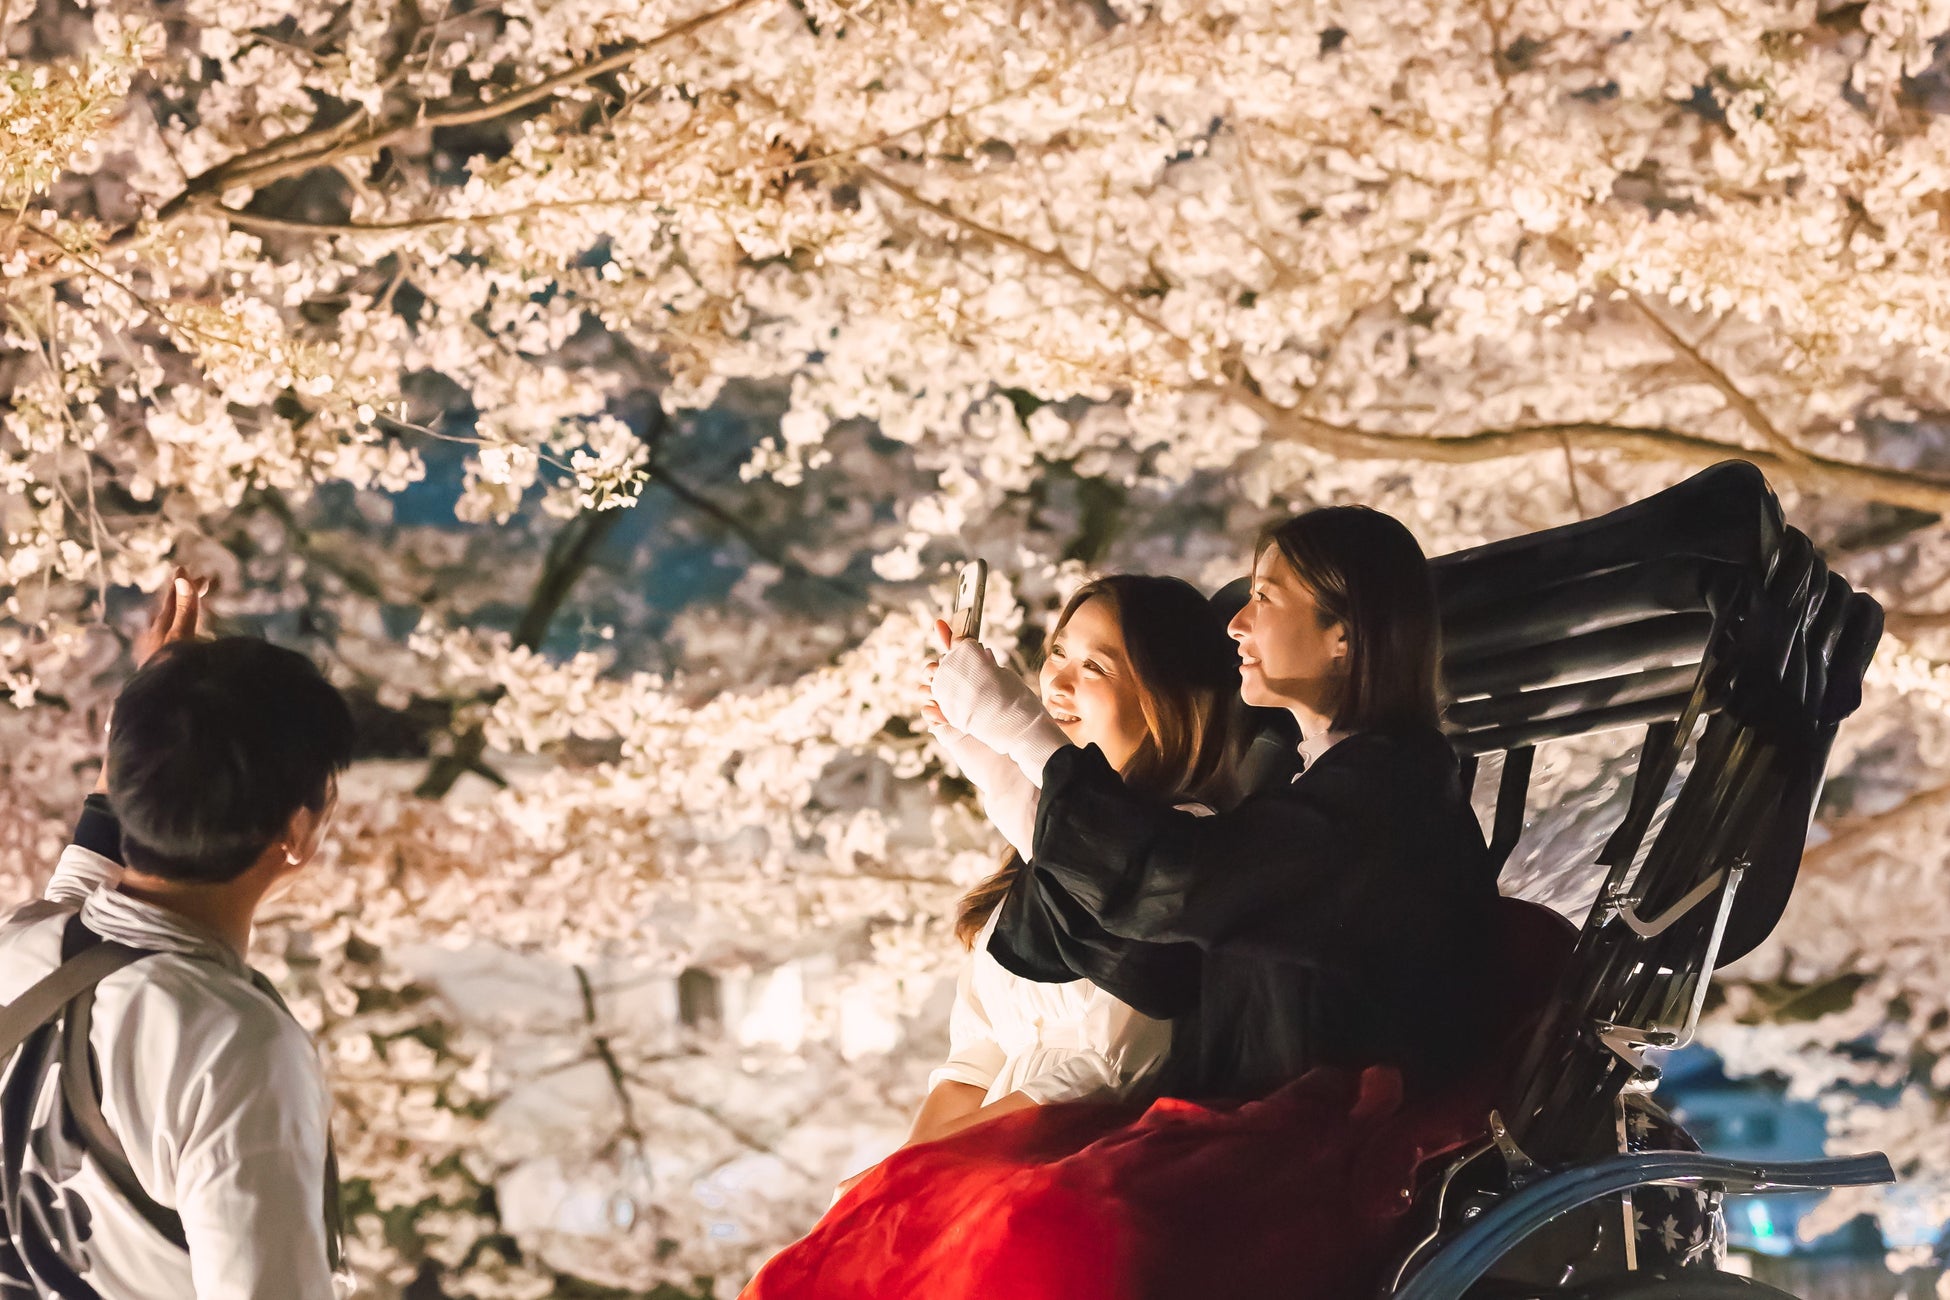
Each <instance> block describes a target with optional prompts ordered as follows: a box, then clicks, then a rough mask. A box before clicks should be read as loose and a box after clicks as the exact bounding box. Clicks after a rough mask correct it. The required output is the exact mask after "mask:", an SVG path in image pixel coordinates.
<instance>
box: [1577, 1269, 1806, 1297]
mask: <svg viewBox="0 0 1950 1300" xmlns="http://www.w3.org/2000/svg"><path fill="white" fill-rule="evenodd" d="M1551 1295H1552V1297H1553V1300H1559V1298H1561V1300H1795V1297H1794V1296H1792V1295H1790V1294H1789V1293H1788V1292H1786V1291H1779V1290H1776V1289H1775V1288H1773V1287H1771V1286H1768V1285H1767V1284H1766V1283H1765V1282H1756V1281H1754V1280H1753V1279H1752V1278H1745V1277H1740V1276H1738V1275H1736V1274H1733V1273H1720V1272H1709V1271H1707V1270H1704V1269H1701V1270H1698V1271H1685V1272H1675V1273H1671V1274H1659V1273H1628V1274H1626V1275H1624V1276H1622V1277H1611V1278H1606V1279H1604V1280H1603V1281H1601V1282H1593V1283H1591V1284H1590V1285H1589V1286H1582V1287H1578V1288H1576V1289H1575V1290H1571V1291H1561V1292H1552V1293H1551Z"/></svg>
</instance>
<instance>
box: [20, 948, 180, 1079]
mask: <svg viewBox="0 0 1950 1300" xmlns="http://www.w3.org/2000/svg"><path fill="white" fill-rule="evenodd" d="M76 929H82V930H83V931H84V932H86V933H92V931H88V930H87V929H86V927H85V926H82V924H81V914H80V913H78V912H77V913H76V914H75V917H74V919H73V920H72V921H69V922H68V930H67V933H64V934H63V936H62V943H61V949H62V954H63V956H64V958H65V957H66V954H67V948H68V936H69V935H71V934H72V933H73V932H74V931H75V930H76ZM148 955H149V954H148V953H146V952H144V951H143V950H142V949H140V948H131V947H128V946H127V945H126V944H119V943H109V942H107V941H105V940H104V941H98V942H96V943H94V944H93V945H91V946H89V947H87V948H85V949H83V950H82V951H81V952H80V953H78V954H77V955H75V956H74V957H73V958H72V959H67V960H63V961H62V963H61V964H60V965H59V966H57V967H55V968H54V969H53V970H52V971H50V972H49V973H48V974H47V975H45V976H43V977H42V978H41V979H40V981H39V982H38V983H35V984H33V985H31V986H29V987H28V988H27V990H26V991H25V992H23V993H22V994H21V995H20V996H19V997H17V998H15V999H14V1000H13V1001H12V1002H9V1003H7V1004H6V1005H5V1006H0V1060H4V1059H5V1058H7V1057H10V1056H12V1055H13V1054H14V1053H15V1052H16V1051H18V1050H19V1049H20V1045H21V1044H22V1043H24V1042H26V1041H27V1039H28V1036H29V1035H31V1034H32V1033H33V1032H34V1031H35V1030H36V1029H39V1028H40V1027H41V1026H42V1025H44V1024H46V1023H47V1022H48V1021H50V1020H52V1019H54V1018H55V1017H56V1016H58V1015H60V1014H61V1012H62V1009H63V1008H65V1007H66V1006H67V1005H68V1004H69V1003H70V1002H72V1001H74V1000H75V998H77V997H79V996H80V995H81V994H83V993H87V992H91V991H93V989H94V987H95V986H96V985H97V984H99V983H101V982H102V981H103V980H104V979H107V978H108V977H109V976H110V975H113V974H114V973H115V972H116V971H118V970H121V969H122V968H123V967H124V966H127V965H128V964H129V963H131V962H134V961H139V960H141V959H142V958H144V957H146V956H148Z"/></svg>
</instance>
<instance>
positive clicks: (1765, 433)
mask: <svg viewBox="0 0 1950 1300" xmlns="http://www.w3.org/2000/svg"><path fill="white" fill-rule="evenodd" d="M1615 287H1616V286H1615ZM1618 292H1620V293H1622V294H1624V295H1625V301H1626V302H1627V303H1628V304H1629V305H1630V306H1631V308H1632V310H1633V311H1634V312H1635V313H1636V314H1637V315H1638V317H1639V319H1641V320H1643V321H1644V322H1645V323H1646V324H1648V325H1650V326H1651V327H1652V328H1653V330H1654V331H1655V332H1656V333H1657V334H1658V335H1659V337H1660V338H1662V339H1664V340H1665V341H1666V343H1667V344H1668V345H1670V346H1671V348H1672V350H1673V351H1675V352H1677V353H1679V354H1680V355H1681V356H1683V357H1685V358H1686V360H1687V361H1689V362H1690V363H1692V366H1693V368H1694V369H1695V370H1697V371H1698V372H1699V373H1700V375H1701V377H1703V378H1704V379H1705V380H1706V382H1707V383H1709V384H1711V385H1713V387H1714V388H1716V389H1718V390H1719V392H1720V396H1722V397H1724V398H1726V399H1727V405H1729V406H1731V407H1732V408H1733V409H1734V410H1735V411H1737V412H1739V414H1740V418H1741V419H1743V420H1745V421H1746V422H1747V427H1748V428H1750V429H1752V430H1753V431H1754V432H1755V433H1758V434H1759V435H1760V436H1761V439H1762V441H1764V442H1766V443H1767V445H1768V446H1770V447H1772V448H1774V450H1776V451H1778V452H1779V453H1781V455H1782V456H1784V457H1787V458H1788V459H1790V460H1801V459H1805V458H1806V455H1807V453H1805V452H1803V451H1802V450H1801V448H1799V447H1797V446H1795V445H1794V441H1793V439H1791V438H1789V437H1788V436H1787V435H1786V434H1785V433H1782V432H1781V431H1780V429H1779V428H1777V427H1776V426H1775V424H1774V422H1773V421H1772V420H1770V419H1768V418H1767V412H1765V411H1763V410H1761V409H1760V404H1759V403H1758V402H1756V401H1754V399H1753V398H1751V397H1749V396H1748V395H1747V394H1746V392H1744V391H1743V390H1742V389H1741V387H1740V386H1739V385H1738V384H1736V383H1734V382H1733V380H1732V379H1730V378H1729V377H1728V376H1727V372H1726V371H1724V370H1722V369H1720V367H1718V366H1716V365H1714V364H1713V363H1712V362H1711V361H1708V360H1707V359H1706V356H1705V354H1704V353H1702V352H1701V351H1700V350H1699V348H1698V347H1697V346H1696V345H1694V344H1691V343H1688V342H1687V341H1686V340H1685V339H1684V338H1681V337H1680V334H1679V331H1678V330H1675V329H1674V328H1673V327H1672V326H1670V325H1668V324H1667V323H1666V321H1665V318H1664V317H1663V316H1661V315H1659V313H1658V312H1656V311H1654V310H1652V308H1651V306H1650V305H1648V304H1647V303H1646V301H1645V300H1644V299H1643V298H1641V297H1639V296H1638V295H1637V294H1635V293H1633V292H1632V291H1631V290H1629V289H1625V288H1623V287H1618Z"/></svg>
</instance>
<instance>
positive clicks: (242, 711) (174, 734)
mask: <svg viewBox="0 0 1950 1300" xmlns="http://www.w3.org/2000/svg"><path fill="white" fill-rule="evenodd" d="M351 760H352V711H351V710H350V709H349V708H347V707H346V703H345V700H344V699H343V698H342V697H341V696H340V695H339V693H338V691H337V690H335V689H333V687H332V684H331V683H330V682H328V681H326V680H325V678H324V677H323V676H322V675H320V673H319V671H318V669H317V668H316V667H314V666H313V664H312V662H311V660H309V659H307V658H305V656H303V655H301V654H299V653H297V652H296V651H295V650H286V649H284V648H282V647H280V646H274V645H271V644H270V643H268V642H265V641H258V640H254V639H252V638H249V637H223V638H220V639H218V640H215V641H184V642H178V643H176V644H173V645H171V646H169V647H167V648H166V649H165V650H164V651H163V652H162V653H160V654H158V655H156V657H155V658H153V659H151V660H150V661H149V662H148V663H147V664H145V665H143V667H142V668H141V670H140V671H138V672H137V673H136V674H135V676H134V677H132V678H130V679H129V683H128V685H127V686H125V687H123V688H122V693H121V695H120V696H118V697H117V698H116V701H115V712H114V715H113V725H112V728H111V730H110V733H109V738H108V801H109V806H110V807H111V808H113V809H114V811H115V816H116V817H117V819H118V820H120V821H121V823H122V854H123V857H124V859H125V860H126V861H127V863H128V865H129V866H130V867H132V868H134V869H135V870H137V871H142V872H146V873H147V874H149V875H153V876H161V877H163V878H165V879H168V880H180V881H186V882H197V883H206V884H217V883H221V882H223V881H227V880H234V879H236V878H237V877H238V876H240V875H242V874H243V873H244V872H245V871H246V870H248V869H249V868H250V866H251V864H252V863H254V862H256V861H257V860H258V858H260V857H261V856H263V853H264V851H265V850H266V849H267V848H269V847H270V846H271V845H272V844H273V843H275V842H276V840H277V838H278V836H280V835H282V834H283V833H284V831H285V827H286V826H287V825H289V823H290V821H291V818H292V815H293V814H294V813H296V812H297V811H298V809H300V808H309V809H312V810H314V811H316V810H318V809H321V808H323V807H324V806H325V803H326V800H327V799H328V798H329V797H330V793H331V784H332V778H333V777H334V776H335V775H336V774H337V773H339V772H342V771H344V770H345V768H346V765H347V764H348V763H350V762H351Z"/></svg>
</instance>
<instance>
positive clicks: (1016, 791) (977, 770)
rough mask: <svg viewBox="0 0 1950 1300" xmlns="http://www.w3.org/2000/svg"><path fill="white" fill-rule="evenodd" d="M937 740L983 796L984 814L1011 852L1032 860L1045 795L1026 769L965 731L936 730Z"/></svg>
mask: <svg viewBox="0 0 1950 1300" xmlns="http://www.w3.org/2000/svg"><path fill="white" fill-rule="evenodd" d="M934 736H935V739H936V740H938V741H940V742H941V747H942V748H943V749H945V750H947V751H948V756H949V757H950V758H952V759H954V760H955V766H957V767H959V768H960V769H961V772H962V775H963V776H965V777H967V778H968V779H969V782H970V783H971V784H973V785H974V787H975V789H976V791H977V792H978V793H979V794H980V795H981V796H982V811H983V813H985V814H986V815H987V816H988V819H989V822H990V824H991V825H993V826H994V827H995V829H997V830H999V831H1001V832H1002V838H1003V839H1005V840H1008V841H1009V845H1010V847H1011V848H1013V849H1015V851H1016V852H1018V853H1020V854H1022V856H1023V857H1024V859H1027V858H1028V857H1029V853H1030V848H1031V846H1032V845H1033V844H1034V843H1035V840H1036V808H1037V805H1038V804H1039V803H1041V801H1042V791H1041V790H1038V789H1037V788H1036V786H1035V784H1034V783H1033V782H1032V781H1030V780H1029V778H1028V777H1026V776H1024V775H1023V774H1022V769H1021V768H1019V767H1017V766H1016V765H1015V763H1014V762H1013V761H1012V760H1011V759H1009V758H1008V757H1006V756H1005V755H1002V754H998V753H996V752H995V751H994V750H992V749H990V748H989V747H988V746H987V745H984V744H983V743H982V742H981V741H979V740H977V739H975V737H973V736H971V735H969V734H968V733H967V732H965V731H956V730H955V729H954V728H953V727H936V728H935V729H934Z"/></svg>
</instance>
